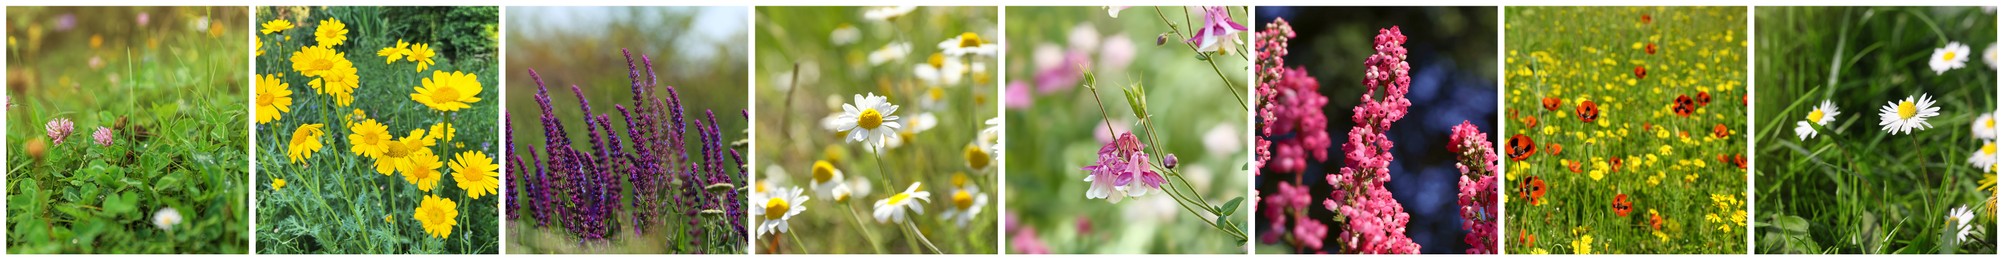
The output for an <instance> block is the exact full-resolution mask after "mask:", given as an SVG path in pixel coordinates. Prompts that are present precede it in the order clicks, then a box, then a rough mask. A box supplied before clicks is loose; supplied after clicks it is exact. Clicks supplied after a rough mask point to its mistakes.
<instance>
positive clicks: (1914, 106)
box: [1878, 94, 1940, 134]
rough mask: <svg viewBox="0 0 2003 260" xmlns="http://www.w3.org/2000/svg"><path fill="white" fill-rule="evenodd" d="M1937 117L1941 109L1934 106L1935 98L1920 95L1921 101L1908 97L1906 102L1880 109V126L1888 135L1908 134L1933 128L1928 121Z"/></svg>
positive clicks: (1890, 104)
mask: <svg viewBox="0 0 2003 260" xmlns="http://www.w3.org/2000/svg"><path fill="white" fill-rule="evenodd" d="M1935 116H1940V108H1938V107H1934V106H1933V97H1929V96H1927V95H1926V94H1920V96H1919V99H1913V97H1911V96H1907V97H1906V99H1904V100H1900V101H1894V102H1892V103H1888V104H1885V106H1884V107H1879V108H1878V125H1879V126H1883V127H1884V130H1885V132H1886V133H1892V134H1907V133H1912V131H1913V130H1914V129H1919V130H1926V129H1927V128H1933V124H1931V123H1927V121H1926V120H1927V118H1933V117H1935Z"/></svg>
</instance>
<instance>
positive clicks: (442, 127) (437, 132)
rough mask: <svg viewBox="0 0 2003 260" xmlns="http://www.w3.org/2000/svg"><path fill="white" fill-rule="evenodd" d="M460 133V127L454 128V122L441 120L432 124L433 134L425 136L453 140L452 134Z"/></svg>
mask: <svg viewBox="0 0 2003 260" xmlns="http://www.w3.org/2000/svg"><path fill="white" fill-rule="evenodd" d="M458 133H459V129H455V128H452V124H448V123H444V122H440V123H437V124H431V134H430V135H426V136H424V138H431V140H432V141H445V142H451V141H452V136H454V135H457V134H458Z"/></svg>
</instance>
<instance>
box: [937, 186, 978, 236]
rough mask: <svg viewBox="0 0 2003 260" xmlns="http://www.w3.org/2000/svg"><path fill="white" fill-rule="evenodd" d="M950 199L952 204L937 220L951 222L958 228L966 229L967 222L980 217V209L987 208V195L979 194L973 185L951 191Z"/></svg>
mask: <svg viewBox="0 0 2003 260" xmlns="http://www.w3.org/2000/svg"><path fill="white" fill-rule="evenodd" d="M952 199H953V204H952V205H948V206H950V207H948V208H946V212H945V213H942V214H940V215H939V218H940V219H949V220H953V223H954V224H958V225H960V228H966V227H967V222H968V221H972V220H974V217H977V216H980V214H981V208H984V207H987V206H988V194H987V193H981V188H980V187H975V186H973V185H966V186H961V187H960V188H959V190H955V191H953V195H952Z"/></svg>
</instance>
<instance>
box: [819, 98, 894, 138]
mask: <svg viewBox="0 0 2003 260" xmlns="http://www.w3.org/2000/svg"><path fill="white" fill-rule="evenodd" d="M887 99H888V98H887V97H884V96H878V95H876V93H869V95H868V96H864V95H855V104H842V113H841V114H839V115H838V116H839V118H840V119H839V120H840V121H839V125H837V126H836V128H837V129H840V130H839V131H848V132H849V133H848V141H849V142H862V144H863V146H867V147H869V148H870V149H871V150H873V151H881V150H883V146H884V144H885V143H887V142H888V141H889V140H892V139H898V136H897V129H898V128H904V125H903V124H899V123H897V121H898V120H901V119H903V118H901V117H897V115H895V114H896V113H897V105H892V104H890V102H889V101H888V100H887Z"/></svg>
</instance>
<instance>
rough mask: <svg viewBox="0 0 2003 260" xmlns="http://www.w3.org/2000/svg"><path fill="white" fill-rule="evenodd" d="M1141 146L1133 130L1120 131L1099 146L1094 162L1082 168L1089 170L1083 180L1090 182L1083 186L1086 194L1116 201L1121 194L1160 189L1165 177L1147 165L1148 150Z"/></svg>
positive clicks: (1093, 197) (1121, 196) (1127, 195)
mask: <svg viewBox="0 0 2003 260" xmlns="http://www.w3.org/2000/svg"><path fill="white" fill-rule="evenodd" d="M1143 148H1145V147H1144V146H1143V145H1142V144H1141V141H1140V139H1139V138H1135V137H1134V134H1133V133H1121V134H1120V137H1118V138H1114V139H1113V141H1112V142H1107V143H1106V146H1104V147H1100V148H1099V161H1098V162H1097V164H1093V165H1087V166H1085V167H1083V168H1081V169H1082V170H1085V171H1087V172H1089V175H1087V176H1085V182H1090V183H1092V186H1091V188H1089V189H1086V190H1085V198H1087V199H1106V200H1107V201H1109V202H1113V203H1119V202H1120V200H1121V199H1123V198H1124V197H1140V196H1146V195H1147V194H1148V192H1149V191H1152V190H1160V189H1161V184H1162V183H1163V182H1166V181H1167V179H1165V178H1162V176H1161V174H1160V173H1157V172H1155V171H1154V170H1153V168H1151V167H1149V164H1148V154H1147V153H1146V152H1142V151H1141V149H1143Z"/></svg>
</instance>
